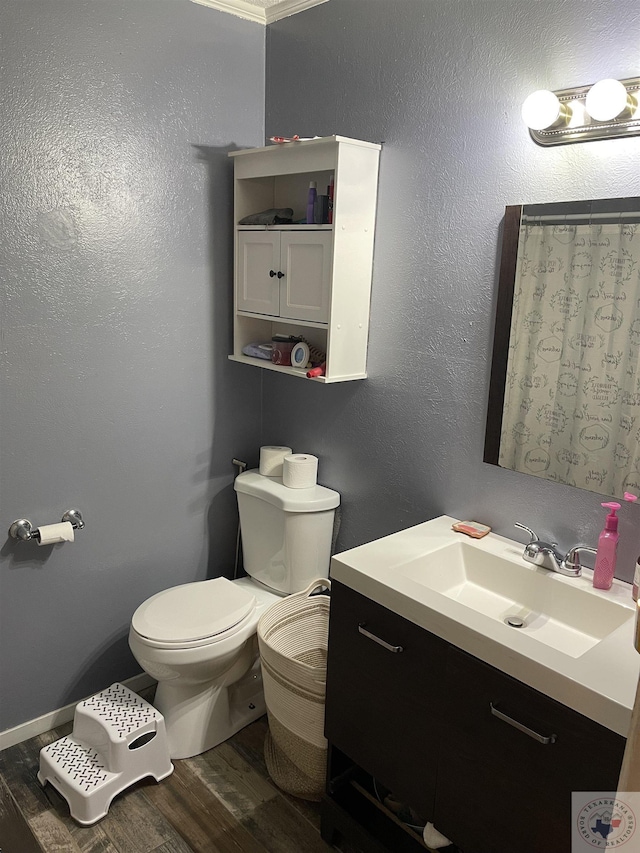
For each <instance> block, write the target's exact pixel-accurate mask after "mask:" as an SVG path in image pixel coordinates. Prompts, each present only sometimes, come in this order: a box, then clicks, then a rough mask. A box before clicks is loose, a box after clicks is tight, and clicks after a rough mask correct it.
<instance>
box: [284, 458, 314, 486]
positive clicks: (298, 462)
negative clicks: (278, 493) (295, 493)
mask: <svg viewBox="0 0 640 853" xmlns="http://www.w3.org/2000/svg"><path fill="white" fill-rule="evenodd" d="M317 482H318V457H317V456H312V455H311V454H310V453H292V454H291V455H290V456H285V457H284V461H283V463H282V485H283V486H287V488H289V489H312V488H313V487H314V486H315V485H316V483H317Z"/></svg>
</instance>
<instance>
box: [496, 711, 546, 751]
mask: <svg viewBox="0 0 640 853" xmlns="http://www.w3.org/2000/svg"><path fill="white" fill-rule="evenodd" d="M489 707H490V708H491V713H492V714H493V716H494V717H497V718H498V719H499V720H502V721H503V722H505V723H509V725H510V726H513V727H514V729H518V731H519V732H524V734H526V735H529V737H532V738H533V739H534V740H537V741H538V743H555V742H556V735H549V736H548V737H545V735H540V734H538V732H534V730H533V729H530V728H528V726H525V725H523V724H522V723H519V722H518V721H517V720H514V719H513V717H508V716H507V715H506V714H503V713H502V711H499V710H498V709H497V708H496V706H495V705H494V704H493V702H489Z"/></svg>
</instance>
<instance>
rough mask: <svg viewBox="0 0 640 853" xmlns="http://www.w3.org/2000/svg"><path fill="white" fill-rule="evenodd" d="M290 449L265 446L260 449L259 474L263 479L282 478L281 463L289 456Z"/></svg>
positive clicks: (278, 446) (291, 451)
mask: <svg viewBox="0 0 640 853" xmlns="http://www.w3.org/2000/svg"><path fill="white" fill-rule="evenodd" d="M292 453H293V450H292V449H291V448H290V447H282V446H280V445H270V444H267V445H265V446H264V447H261V448H260V473H261V474H262V476H263V477H282V463H283V462H284V459H285V456H290V455H291V454H292Z"/></svg>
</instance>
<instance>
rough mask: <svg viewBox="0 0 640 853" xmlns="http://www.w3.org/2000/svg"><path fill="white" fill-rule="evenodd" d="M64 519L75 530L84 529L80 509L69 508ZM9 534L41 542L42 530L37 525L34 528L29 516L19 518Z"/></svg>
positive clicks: (21, 539) (25, 540) (21, 538)
mask: <svg viewBox="0 0 640 853" xmlns="http://www.w3.org/2000/svg"><path fill="white" fill-rule="evenodd" d="M62 521H63V522H64V521H68V522H69V523H70V524H71V526H72V527H73V529H74V530H82V528H83V527H84V521H83V519H82V513H81V512H80V510H79V509H68V510H67V511H66V512H65V514H64V515H63V516H62ZM9 536H10V537H11V538H12V539H18V540H20V541H22V542H29V541H30V540H32V539H35V541H36V542H39V541H40V530H39V528H37V527H36V528H34V527H33V525H32V524H31V522H30V521H29V519H28V518H18V519H16V520H15V521H14V522H13V524H12V525H11V527H10V528H9Z"/></svg>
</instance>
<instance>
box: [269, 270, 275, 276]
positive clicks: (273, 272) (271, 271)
mask: <svg viewBox="0 0 640 853" xmlns="http://www.w3.org/2000/svg"><path fill="white" fill-rule="evenodd" d="M275 274H276V271H275V270H269V275H270V276H271V278H273V277H274V276H275Z"/></svg>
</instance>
